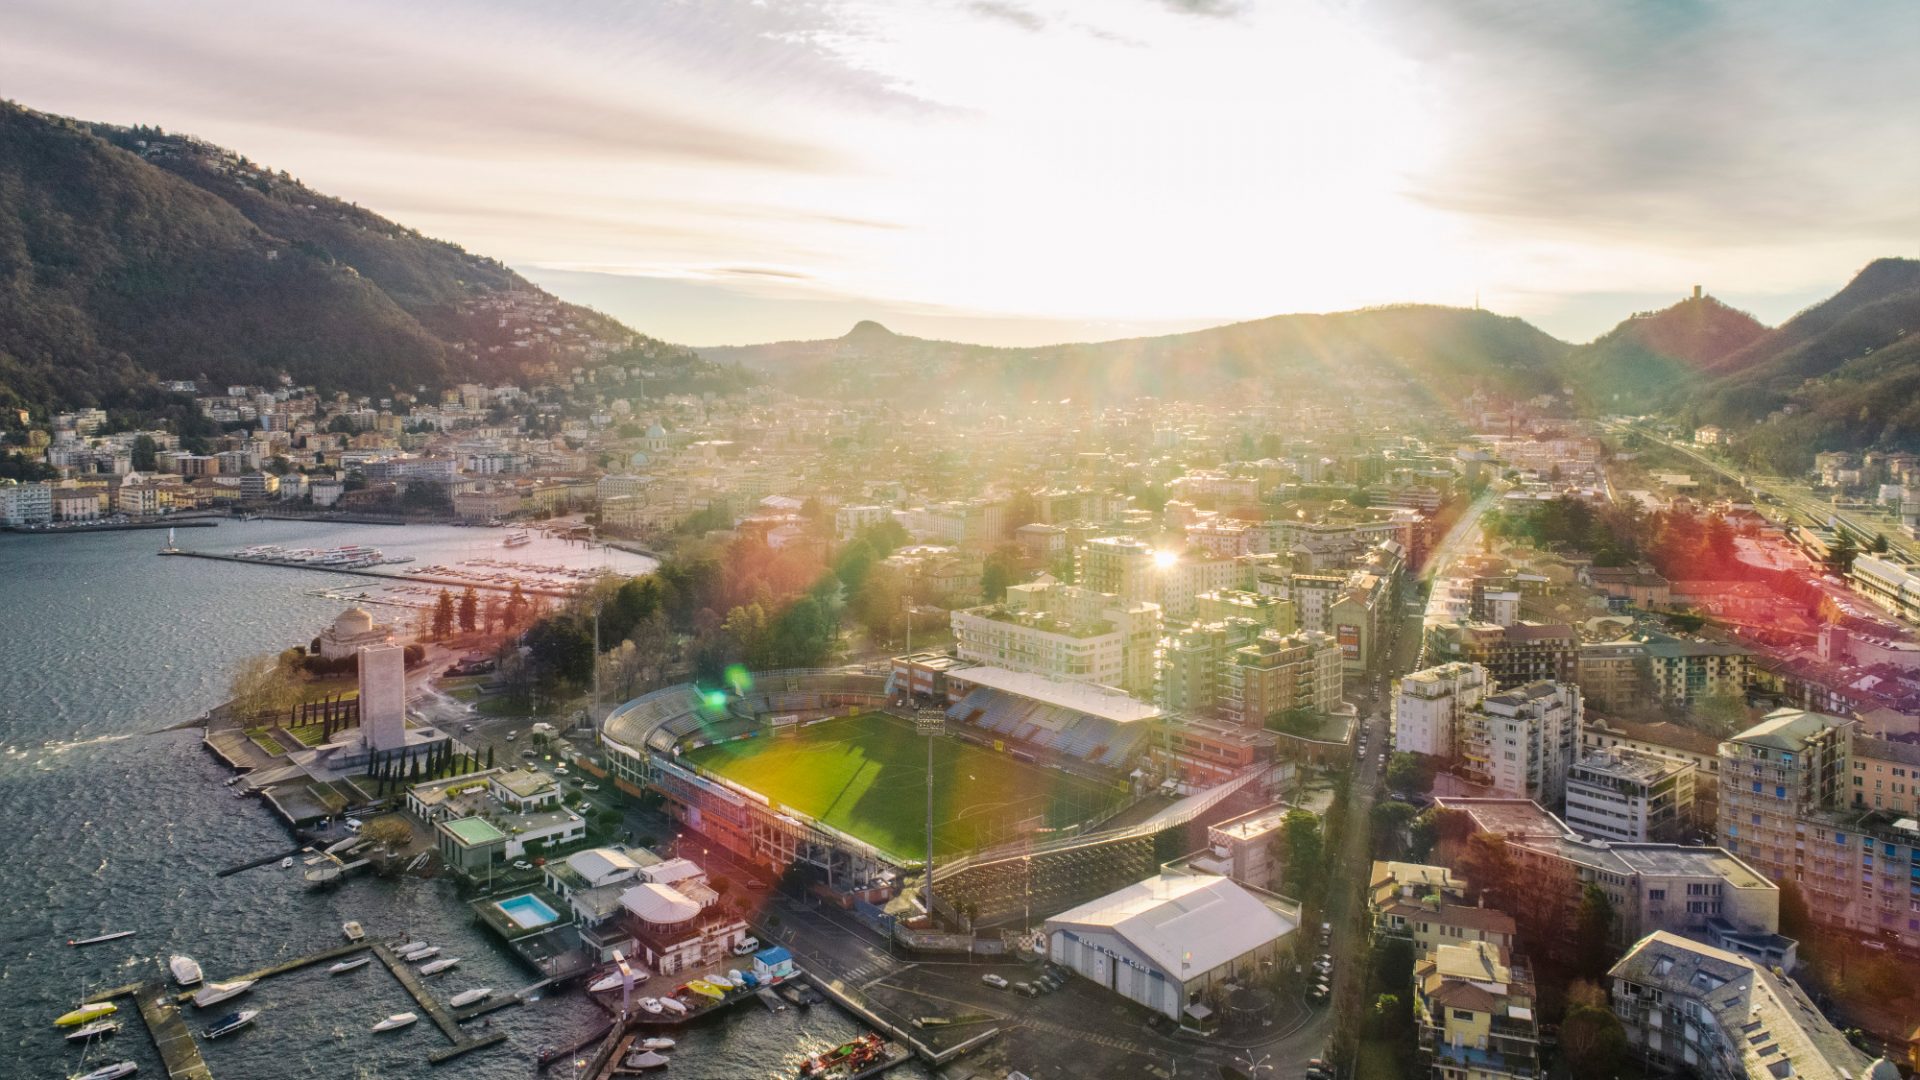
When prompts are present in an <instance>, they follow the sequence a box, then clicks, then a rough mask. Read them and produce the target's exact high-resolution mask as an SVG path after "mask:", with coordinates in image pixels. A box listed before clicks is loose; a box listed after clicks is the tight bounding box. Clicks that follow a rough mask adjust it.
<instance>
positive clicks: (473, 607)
mask: <svg viewBox="0 0 1920 1080" xmlns="http://www.w3.org/2000/svg"><path fill="white" fill-rule="evenodd" d="M479 626H480V594H479V593H477V592H475V591H474V588H473V586H471V585H469V586H467V587H466V589H465V590H464V591H462V592H461V593H460V632H461V633H463V634H471V633H473V632H474V631H475V630H477V629H479Z"/></svg>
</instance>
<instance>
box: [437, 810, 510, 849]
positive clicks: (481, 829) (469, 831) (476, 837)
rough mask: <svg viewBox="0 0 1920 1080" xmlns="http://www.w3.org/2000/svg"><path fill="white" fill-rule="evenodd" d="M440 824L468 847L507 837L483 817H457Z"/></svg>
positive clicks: (495, 841)
mask: <svg viewBox="0 0 1920 1080" xmlns="http://www.w3.org/2000/svg"><path fill="white" fill-rule="evenodd" d="M440 824H441V826H442V827H443V828H445V829H446V830H447V831H448V832H450V833H452V834H453V838H454V839H455V840H458V841H460V842H461V843H462V844H465V845H467V846H468V847H479V846H481V845H483V844H495V843H501V842H503V841H505V840H506V838H507V834H506V833H503V832H501V831H500V830H499V829H496V828H494V827H493V826H492V825H491V824H489V823H488V822H487V821H486V820H485V819H484V818H472V817H470V818H459V819H456V820H454V821H443V822H441V823H440Z"/></svg>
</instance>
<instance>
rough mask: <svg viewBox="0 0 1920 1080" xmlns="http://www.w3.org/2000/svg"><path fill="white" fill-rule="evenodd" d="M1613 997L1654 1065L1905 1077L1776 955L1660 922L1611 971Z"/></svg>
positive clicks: (1707, 1078) (1835, 1077)
mask: <svg viewBox="0 0 1920 1080" xmlns="http://www.w3.org/2000/svg"><path fill="white" fill-rule="evenodd" d="M1607 979H1608V1004H1609V1006H1610V1007H1611V1008H1612V1010H1613V1013H1614V1015H1615V1016H1618V1017H1619V1018H1620V1023H1621V1025H1622V1026H1623V1027H1624V1028H1625V1029H1626V1033H1627V1045H1628V1046H1629V1047H1630V1048H1631V1049H1632V1051H1633V1052H1634V1054H1636V1055H1637V1056H1639V1057H1640V1058H1641V1059H1643V1060H1644V1061H1646V1062H1647V1063H1648V1064H1649V1065H1651V1066H1653V1067H1655V1068H1657V1069H1660V1070H1662V1071H1666V1072H1674V1073H1683V1074H1685V1075H1688V1076H1696V1077H1701V1078H1703V1080H1749V1078H1772V1077H1801V1078H1805V1080H1899V1076H1900V1071H1899V1070H1898V1069H1896V1068H1895V1067H1894V1066H1893V1065H1892V1064H1891V1063H1890V1062H1888V1061H1887V1060H1886V1059H1885V1058H1880V1059H1877V1060H1872V1059H1869V1058H1868V1057H1867V1055H1866V1054H1863V1053H1861V1052H1860V1051H1859V1050H1856V1049H1854V1047H1853V1044H1852V1043H1850V1042H1848V1041H1847V1038H1846V1036H1845V1035H1844V1034H1843V1033H1841V1032H1840V1031H1839V1030H1838V1029H1837V1028H1835V1027H1834V1026H1833V1025H1832V1024H1831V1023H1829V1022H1828V1021H1827V1018H1826V1017H1825V1016H1823V1015H1821V1013H1820V1010H1819V1009H1818V1008H1816V1007H1815V1006H1814V1004H1813V1002H1812V1001H1810V1000H1809V999H1808V998H1807V995H1806V993H1805V992H1804V991H1802V990H1801V989H1800V986H1799V984H1798V983H1796V982H1794V980H1793V979H1791V978H1789V977H1787V976H1786V975H1782V974H1779V973H1778V972H1776V971H1774V970H1773V969H1772V968H1771V967H1769V966H1767V965H1766V964H1761V963H1756V962H1754V961H1753V960H1752V959H1750V958H1748V957H1745V956H1740V955H1737V954H1735V953H1732V952H1728V951H1726V950H1724V949H1716V948H1714V947H1712V946H1710V945H1703V944H1701V943H1700V942H1698V941H1690V940H1688V939H1687V938H1684V937H1680V936H1679V935H1677V934H1671V933H1667V932H1666V931H1655V932H1654V933H1651V934H1648V935H1647V936H1646V937H1644V938H1641V939H1640V940H1639V941H1637V942H1635V943H1634V946H1633V948H1632V949H1631V950H1629V951H1628V953H1627V955H1626V956H1624V957H1622V958H1621V959H1620V961H1619V962H1618V963H1616V964H1614V965H1613V967H1612V969H1611V970H1609V971H1608V972H1607Z"/></svg>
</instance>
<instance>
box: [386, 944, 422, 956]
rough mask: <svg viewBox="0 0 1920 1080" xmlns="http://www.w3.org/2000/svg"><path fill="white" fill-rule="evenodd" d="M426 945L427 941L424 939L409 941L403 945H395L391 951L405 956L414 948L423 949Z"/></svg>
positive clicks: (396, 954)
mask: <svg viewBox="0 0 1920 1080" xmlns="http://www.w3.org/2000/svg"><path fill="white" fill-rule="evenodd" d="M426 947H427V943H426V942H424V941H409V942H407V943H406V944H405V945H395V946H394V947H393V952H394V955H395V956H405V955H407V954H408V953H410V952H413V951H414V950H416V949H424V948H426Z"/></svg>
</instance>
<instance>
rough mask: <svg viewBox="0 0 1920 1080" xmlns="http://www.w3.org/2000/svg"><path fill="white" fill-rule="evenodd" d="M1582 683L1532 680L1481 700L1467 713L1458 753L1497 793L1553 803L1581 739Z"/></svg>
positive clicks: (1562, 789)
mask: <svg viewBox="0 0 1920 1080" xmlns="http://www.w3.org/2000/svg"><path fill="white" fill-rule="evenodd" d="M1580 717H1581V702H1580V688H1579V687H1578V686H1575V685H1573V684H1572V683H1558V682H1544V681H1543V682H1536V683H1529V684H1527V685H1525V686H1516V687H1514V688H1513V689H1511V690H1507V691H1503V692H1501V693H1498V694H1493V695H1491V696H1489V697H1487V698H1485V699H1483V700H1482V701H1481V702H1480V704H1479V706H1478V707H1477V708H1475V709H1473V710H1472V711H1471V712H1469V713H1468V714H1467V716H1466V718H1465V719H1466V725H1465V727H1466V730H1465V732H1464V733H1463V735H1462V736H1461V737H1460V739H1459V745H1460V755H1459V756H1460V758H1461V760H1462V762H1463V763H1464V764H1465V765H1466V767H1467V769H1468V770H1469V771H1470V772H1472V773H1474V774H1476V777H1477V779H1478V780H1479V782H1481V783H1483V784H1486V785H1488V786H1489V787H1491V788H1493V790H1494V792H1495V793H1496V794H1499V795H1507V796H1511V797H1513V798H1517V799H1532V800H1534V801H1535V802H1539V803H1544V804H1546V805H1548V806H1553V805H1557V804H1558V803H1559V802H1560V800H1561V797H1562V795H1564V794H1565V792H1566V783H1567V765H1568V764H1569V763H1570V762H1572V761H1573V757H1574V752H1575V748H1576V747H1577V746H1579V744H1580Z"/></svg>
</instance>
